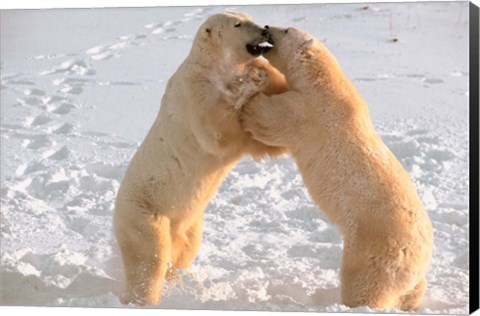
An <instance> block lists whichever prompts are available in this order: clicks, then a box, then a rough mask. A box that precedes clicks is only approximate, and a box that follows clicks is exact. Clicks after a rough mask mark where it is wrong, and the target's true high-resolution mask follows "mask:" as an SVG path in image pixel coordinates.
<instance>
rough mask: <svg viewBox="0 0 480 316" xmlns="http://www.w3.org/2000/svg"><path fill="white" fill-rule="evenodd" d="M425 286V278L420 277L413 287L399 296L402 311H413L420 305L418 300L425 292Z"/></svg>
mask: <svg viewBox="0 0 480 316" xmlns="http://www.w3.org/2000/svg"><path fill="white" fill-rule="evenodd" d="M426 288H427V280H426V279H425V278H424V279H422V280H421V281H420V282H419V283H418V284H417V285H416V286H415V288H414V289H413V290H412V291H410V292H409V293H407V294H406V295H404V296H402V297H400V300H399V304H398V305H399V308H400V309H401V310H403V311H415V310H417V309H418V307H419V306H420V302H421V300H422V298H423V295H424V294H425V290H426Z"/></svg>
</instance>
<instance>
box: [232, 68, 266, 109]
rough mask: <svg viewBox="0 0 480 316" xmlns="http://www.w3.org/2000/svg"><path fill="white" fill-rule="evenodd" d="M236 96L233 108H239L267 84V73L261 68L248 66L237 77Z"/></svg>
mask: <svg viewBox="0 0 480 316" xmlns="http://www.w3.org/2000/svg"><path fill="white" fill-rule="evenodd" d="M236 82H237V88H238V96H237V100H236V101H235V109H236V110H239V109H241V108H242V106H243V105H244V104H245V103H246V102H248V100H250V99H251V98H252V97H253V96H255V95H256V94H257V93H259V92H261V91H263V90H264V89H265V88H266V87H267V85H268V75H267V72H266V71H265V70H263V69H258V68H253V67H250V68H248V69H247V71H246V72H245V73H244V74H243V75H242V76H240V77H238V78H237V80H236Z"/></svg>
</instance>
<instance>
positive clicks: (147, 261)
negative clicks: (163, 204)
mask: <svg viewBox="0 0 480 316" xmlns="http://www.w3.org/2000/svg"><path fill="white" fill-rule="evenodd" d="M137 211H138V212H137ZM129 214H133V216H132V217H130V218H121V217H119V216H118V214H117V211H116V220H115V234H116V237H117V241H118V243H119V246H120V250H121V254H122V258H123V264H124V268H125V275H126V292H125V295H124V297H123V298H122V303H123V304H129V303H131V304H137V305H156V304H159V302H160V297H161V295H162V292H163V281H164V278H165V274H166V271H167V264H168V262H169V261H170V256H171V253H170V252H171V240H170V220H169V219H168V218H167V217H164V216H158V217H154V216H153V215H147V214H148V213H146V212H145V210H142V209H140V208H138V209H136V210H133V211H132V210H129Z"/></svg>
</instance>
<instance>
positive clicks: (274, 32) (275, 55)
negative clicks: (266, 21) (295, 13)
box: [263, 26, 321, 75]
mask: <svg viewBox="0 0 480 316" xmlns="http://www.w3.org/2000/svg"><path fill="white" fill-rule="evenodd" d="M265 29H266V30H267V31H266V33H267V36H268V39H269V42H270V43H272V44H273V45H272V48H271V49H270V50H268V51H265V52H263V53H264V56H265V58H267V59H268V61H269V62H270V63H271V64H272V66H274V67H275V68H277V69H278V70H279V71H280V72H282V73H283V74H285V75H288V74H289V73H291V72H292V71H295V70H296V68H297V67H298V66H299V64H300V63H299V61H300V62H301V61H302V60H305V59H308V58H309V56H311V55H313V54H314V53H315V52H316V51H317V52H318V51H319V50H320V48H321V44H320V42H318V41H317V40H316V39H315V38H314V37H313V36H312V35H310V34H308V33H307V32H304V31H302V30H299V29H296V28H292V27H289V28H281V27H269V26H265Z"/></svg>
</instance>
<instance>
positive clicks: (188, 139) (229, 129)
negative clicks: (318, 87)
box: [114, 13, 286, 305]
mask: <svg viewBox="0 0 480 316" xmlns="http://www.w3.org/2000/svg"><path fill="white" fill-rule="evenodd" d="M237 23H241V26H239V27H235V24H237ZM262 30H263V29H262V28H261V27H259V26H258V25H256V24H255V23H253V22H252V20H251V19H250V18H249V17H247V16H244V15H240V14H233V13H223V14H217V15H214V16H212V17H210V18H209V19H207V21H206V22H205V23H204V24H203V25H202V26H201V27H200V29H199V31H198V32H197V35H196V37H195V39H194V42H193V46H192V49H191V51H190V53H189V55H188V57H187V58H186V59H185V61H184V62H183V63H182V65H181V66H180V67H179V68H178V70H177V71H176V72H175V74H174V75H173V76H172V77H171V79H170V80H169V82H168V84H167V87H166V90H165V94H164V96H163V98H162V104H161V108H160V112H159V114H158V117H157V118H156V120H155V122H154V124H153V126H152V127H151V129H150V131H149V132H148V135H147V136H146V138H145V140H144V141H143V143H142V144H141V146H140V147H139V148H138V150H137V152H136V153H135V155H134V157H133V159H132V161H131V162H130V164H129V166H128V169H127V171H126V174H125V177H124V179H123V182H122V184H121V187H120V189H119V192H118V195H117V199H116V204H115V214H114V229H115V235H116V237H117V240H118V243H119V245H120V249H121V253H122V258H123V262H124V267H125V273H126V293H125V295H124V297H123V302H124V303H125V304H128V303H133V304H139V305H152V304H158V303H159V302H160V297H161V295H162V289H163V284H164V279H165V277H167V278H168V277H169V276H170V277H171V276H173V274H174V271H175V269H177V268H179V269H185V268H187V267H188V266H189V265H190V263H191V262H192V261H193V260H194V258H195V256H196V254H197V251H198V248H199V246H200V242H201V236H202V220H203V211H204V209H205V207H206V206H207V204H208V202H209V201H210V199H211V198H212V197H213V196H214V194H215V193H216V191H217V189H218V187H219V185H220V183H221V181H222V179H223V177H224V176H225V175H226V174H227V172H228V171H229V170H230V169H231V168H232V166H234V164H235V163H236V162H237V161H238V160H239V159H240V158H241V157H242V156H243V155H244V154H251V155H253V156H254V157H256V158H258V157H260V156H262V155H264V154H270V155H276V154H279V153H282V152H283V151H284V149H282V148H278V147H269V146H266V145H264V144H262V143H259V142H257V141H255V140H252V139H251V138H250V136H249V135H248V134H247V133H246V132H245V131H244V130H243V129H242V128H241V126H240V124H239V120H238V112H237V111H236V110H235V108H236V107H238V106H240V105H241V104H242V103H243V102H244V100H246V99H247V98H248V97H251V96H252V95H253V94H255V93H257V92H259V91H261V90H264V92H265V93H267V94H272V93H279V92H284V91H285V90H286V86H285V80H284V77H283V75H281V74H280V73H279V72H278V71H276V70H275V69H274V68H272V67H271V66H270V65H269V64H268V62H267V61H265V60H264V59H262V58H254V57H253V56H251V55H250V54H248V53H247V51H246V48H245V45H246V44H247V43H248V42H251V41H252V40H253V41H257V42H261V41H264V38H263V37H262V36H260V34H261V32H262ZM170 265H171V266H170ZM169 266H170V268H169Z"/></svg>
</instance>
